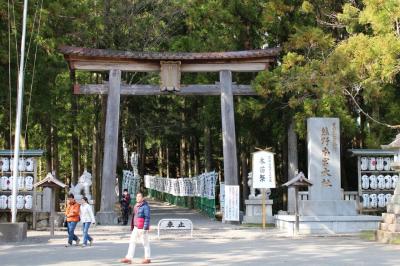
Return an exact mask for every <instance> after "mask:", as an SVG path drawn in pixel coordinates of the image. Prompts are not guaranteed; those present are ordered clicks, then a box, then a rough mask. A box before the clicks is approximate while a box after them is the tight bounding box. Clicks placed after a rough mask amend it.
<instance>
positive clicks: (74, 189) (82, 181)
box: [69, 170, 92, 200]
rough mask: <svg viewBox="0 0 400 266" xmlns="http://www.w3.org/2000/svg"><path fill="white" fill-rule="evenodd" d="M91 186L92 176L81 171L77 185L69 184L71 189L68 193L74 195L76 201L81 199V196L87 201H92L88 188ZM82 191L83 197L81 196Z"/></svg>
mask: <svg viewBox="0 0 400 266" xmlns="http://www.w3.org/2000/svg"><path fill="white" fill-rule="evenodd" d="M91 185H92V174H90V173H89V172H87V171H86V170H85V171H83V174H82V175H81V176H80V177H79V179H78V184H76V185H75V186H74V185H72V184H71V188H70V190H69V193H72V194H74V197H75V199H76V200H80V199H82V197H83V196H85V197H87V198H88V200H91V199H92V195H91V194H90V186H91ZM82 190H83V193H84V194H83V195H82Z"/></svg>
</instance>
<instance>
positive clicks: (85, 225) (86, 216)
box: [81, 197, 96, 247]
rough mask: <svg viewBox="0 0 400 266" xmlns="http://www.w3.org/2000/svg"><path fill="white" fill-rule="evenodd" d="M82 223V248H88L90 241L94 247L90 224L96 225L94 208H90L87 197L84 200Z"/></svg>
mask: <svg viewBox="0 0 400 266" xmlns="http://www.w3.org/2000/svg"><path fill="white" fill-rule="evenodd" d="M81 222H82V229H83V244H82V247H86V246H87V245H88V241H89V244H90V245H92V243H93V238H92V237H91V236H90V235H89V228H90V224H96V220H95V218H94V214H93V210H92V206H90V204H89V202H88V199H87V197H83V198H82V204H81Z"/></svg>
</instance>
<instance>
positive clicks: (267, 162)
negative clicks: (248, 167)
mask: <svg viewBox="0 0 400 266" xmlns="http://www.w3.org/2000/svg"><path fill="white" fill-rule="evenodd" d="M252 167H253V169H252V171H253V187H254V188H259V189H261V193H262V226H263V229H265V224H266V209H265V201H266V189H267V188H275V187H276V180H275V161H274V153H272V152H269V151H257V152H254V153H253V164H252Z"/></svg>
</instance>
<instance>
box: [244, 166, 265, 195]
mask: <svg viewBox="0 0 400 266" xmlns="http://www.w3.org/2000/svg"><path fill="white" fill-rule="evenodd" d="M247 185H249V188H250V195H249V199H261V197H262V195H261V193H257V191H256V189H255V188H254V187H253V173H252V172H250V173H249V175H248V181H247Z"/></svg>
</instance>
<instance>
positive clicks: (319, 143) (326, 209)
mask: <svg viewBox="0 0 400 266" xmlns="http://www.w3.org/2000/svg"><path fill="white" fill-rule="evenodd" d="M307 149H308V177H309V180H310V181H311V182H312V183H313V186H311V187H310V188H309V200H303V201H300V205H299V211H300V215H303V216H314V215H316V216H318V215H322V216H328V215H330V216H337V215H340V216H343V215H347V216H349V215H357V209H356V207H357V203H356V201H355V200H343V199H342V192H341V187H340V184H341V175H340V125H339V119H338V118H309V119H308V120H307Z"/></svg>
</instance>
